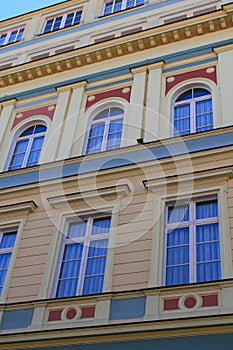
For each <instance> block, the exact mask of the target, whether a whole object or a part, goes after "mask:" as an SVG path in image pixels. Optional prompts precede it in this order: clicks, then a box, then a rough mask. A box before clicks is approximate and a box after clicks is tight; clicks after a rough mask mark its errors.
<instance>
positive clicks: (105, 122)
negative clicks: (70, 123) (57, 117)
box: [85, 105, 125, 154]
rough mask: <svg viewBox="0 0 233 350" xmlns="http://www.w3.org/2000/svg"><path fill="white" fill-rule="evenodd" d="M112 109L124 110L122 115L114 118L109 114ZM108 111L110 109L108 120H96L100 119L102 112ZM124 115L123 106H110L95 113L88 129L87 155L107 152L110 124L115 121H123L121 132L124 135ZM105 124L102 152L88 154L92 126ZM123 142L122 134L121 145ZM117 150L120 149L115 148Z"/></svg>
mask: <svg viewBox="0 0 233 350" xmlns="http://www.w3.org/2000/svg"><path fill="white" fill-rule="evenodd" d="M111 108H118V109H121V110H122V114H121V115H116V116H113V117H112V116H110V115H109V114H110V110H111ZM107 109H108V116H107V118H103V119H97V120H95V118H96V117H98V115H99V114H101V112H104V111H105V110H107ZM124 115H125V112H124V109H123V108H122V107H121V106H119V105H108V106H106V107H103V108H102V109H100V110H98V112H97V113H95V116H94V117H93V118H92V121H91V123H90V127H89V129H88V133H87V139H86V144H85V154H95V153H99V152H103V151H106V147H107V142H108V134H109V126H110V123H111V121H113V120H118V119H119V120H120V119H122V131H121V133H122V132H123V123H124ZM103 123H104V133H103V139H102V144H101V150H100V151H98V152H90V153H87V150H88V143H89V137H90V132H91V129H92V126H93V125H97V124H103ZM121 141H122V134H121V140H120V144H121ZM115 149H118V148H115Z"/></svg>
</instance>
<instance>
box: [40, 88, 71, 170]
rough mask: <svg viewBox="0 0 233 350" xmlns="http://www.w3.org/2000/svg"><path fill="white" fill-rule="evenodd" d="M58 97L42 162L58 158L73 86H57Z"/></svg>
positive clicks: (43, 150) (42, 152)
mask: <svg viewBox="0 0 233 350" xmlns="http://www.w3.org/2000/svg"><path fill="white" fill-rule="evenodd" d="M57 92H58V99H57V105H56V109H55V112H54V116H53V121H52V123H51V125H50V128H49V129H48V132H47V133H46V138H45V142H44V146H43V148H42V151H41V163H47V162H52V161H54V160H56V159H57V153H58V148H59V144H60V139H61V134H62V130H63V127H64V126H63V124H64V120H65V118H66V114H67V109H68V105H69V101H70V94H71V87H70V86H64V87H60V88H57Z"/></svg>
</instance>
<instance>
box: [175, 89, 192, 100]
mask: <svg viewBox="0 0 233 350" xmlns="http://www.w3.org/2000/svg"><path fill="white" fill-rule="evenodd" d="M191 98H192V90H188V91H185V92H184V93H183V94H181V95H180V96H179V97H178V98H177V99H176V101H177V102H178V101H186V100H190V99H191Z"/></svg>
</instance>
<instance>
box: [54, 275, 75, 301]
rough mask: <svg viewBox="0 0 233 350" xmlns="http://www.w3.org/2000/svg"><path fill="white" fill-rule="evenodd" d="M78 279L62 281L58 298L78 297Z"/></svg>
mask: <svg viewBox="0 0 233 350" xmlns="http://www.w3.org/2000/svg"><path fill="white" fill-rule="evenodd" d="M77 285H78V278H73V279H70V280H69V279H67V280H61V281H60V282H59V285H58V290H57V297H58V298H63V297H72V296H74V295H76V291H77Z"/></svg>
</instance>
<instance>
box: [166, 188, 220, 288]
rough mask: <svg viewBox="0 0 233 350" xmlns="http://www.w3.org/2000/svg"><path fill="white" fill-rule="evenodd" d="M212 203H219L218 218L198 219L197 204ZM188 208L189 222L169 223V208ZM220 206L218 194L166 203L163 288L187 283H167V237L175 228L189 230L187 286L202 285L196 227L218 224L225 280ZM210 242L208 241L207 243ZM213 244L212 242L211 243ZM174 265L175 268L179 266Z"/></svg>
mask: <svg viewBox="0 0 233 350" xmlns="http://www.w3.org/2000/svg"><path fill="white" fill-rule="evenodd" d="M211 201H217V209H218V216H216V217H210V218H202V219H196V203H208V202H211ZM182 206H186V207H188V208H189V220H188V221H181V222H173V223H168V211H169V207H182ZM219 207H220V205H219V196H218V194H217V193H215V194H210V195H206V196H197V197H194V198H191V199H189V200H185V199H183V200H177V201H176V202H175V203H174V202H165V210H164V234H163V236H164V237H163V242H164V243H163V259H162V260H163V262H162V285H163V286H175V285H184V284H186V283H181V284H167V282H166V271H167V266H168V265H167V237H168V231H169V230H171V229H173V228H188V229H189V243H188V246H189V262H188V264H187V265H188V266H189V281H188V282H187V284H192V283H201V282H198V281H197V271H196V267H197V264H198V262H197V259H196V236H195V234H196V227H198V226H201V225H208V224H215V223H217V224H218V234H219V240H218V243H219V244H218V249H219V253H220V261H219V263H220V279H222V278H223V268H222V262H223V259H222V256H223V254H222V253H223V252H222V237H221V225H220V221H221V220H220V208H219ZM205 242H208V241H205ZM210 242H212V241H210ZM178 265H179V264H177V265H174V266H178ZM211 281H212V280H207V281H204V282H203V283H208V282H211Z"/></svg>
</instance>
